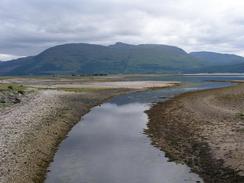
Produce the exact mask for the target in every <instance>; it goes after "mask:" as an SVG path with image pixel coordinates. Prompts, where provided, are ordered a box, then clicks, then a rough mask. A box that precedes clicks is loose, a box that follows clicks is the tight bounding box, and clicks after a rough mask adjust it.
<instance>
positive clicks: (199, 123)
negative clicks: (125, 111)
mask: <svg viewBox="0 0 244 183" xmlns="http://www.w3.org/2000/svg"><path fill="white" fill-rule="evenodd" d="M147 113H148V115H149V119H150V121H149V124H148V130H146V131H145V132H146V133H147V134H148V135H149V136H150V137H151V139H152V143H153V144H154V145H155V146H157V147H160V148H161V149H162V150H164V151H165V152H166V153H167V155H168V156H169V158H170V159H172V160H176V161H179V162H184V163H186V164H188V165H189V166H190V167H191V168H192V170H193V171H195V172H197V173H199V174H200V175H201V176H202V177H203V179H204V181H205V182H206V183H212V182H214V183H242V182H244V140H243V139H244V85H243V84H240V85H238V86H233V87H228V88H223V89H212V90H206V91H198V92H192V93H186V94H182V95H180V96H177V97H175V98H174V99H172V100H169V101H166V102H162V103H158V104H156V105H154V106H153V107H152V108H151V109H150V110H149V111H147Z"/></svg>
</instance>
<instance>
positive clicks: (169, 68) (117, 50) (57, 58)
mask: <svg viewBox="0 0 244 183" xmlns="http://www.w3.org/2000/svg"><path fill="white" fill-rule="evenodd" d="M243 71H244V58H243V57H240V56H237V55H228V54H219V53H212V52H193V53H190V54H188V53H186V52H185V51H184V50H182V49H180V48H178V47H175V46H168V45H159V44H141V45H130V44H125V43H116V44H114V45H110V46H102V45H94V44H84V43H76V44H65V45H59V46H55V47H52V48H49V49H47V50H45V51H44V52H42V53H40V54H39V55H36V56H32V57H25V58H20V59H17V60H14V61H11V62H3V63H1V64H0V75H5V76H6V75H54V76H55V75H73V76H75V75H104V74H119V73H123V74H128V73H147V74H148V73H194V72H243Z"/></svg>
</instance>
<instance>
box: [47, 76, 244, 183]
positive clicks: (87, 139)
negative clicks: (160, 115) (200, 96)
mask: <svg viewBox="0 0 244 183" xmlns="http://www.w3.org/2000/svg"><path fill="white" fill-rule="evenodd" d="M134 79H137V78H134ZM230 79H235V80H238V79H239V80H243V75H240V76H180V75H178V76H173V75H169V76H155V77H150V78H143V80H161V81H163V80H174V81H182V82H184V83H195V84H194V85H191V86H188V87H178V88H166V89H161V90H153V91H146V92H141V93H132V94H129V95H124V96H118V97H114V98H113V99H112V100H110V101H109V103H105V104H103V105H102V106H99V107H95V108H93V109H92V111H91V112H89V113H88V114H87V115H85V116H84V118H83V119H82V120H81V122H79V123H78V124H77V125H76V126H75V127H74V128H73V129H72V131H71V132H70V133H69V137H68V138H66V139H65V140H64V141H63V143H62V144H61V146H60V148H59V150H58V152H57V153H56V155H55V159H54V162H53V163H52V164H51V166H50V168H49V169H50V170H51V172H49V173H48V175H47V179H46V183H53V182H54V183H56V182H58V183H62V182H65V183H184V182H187V183H191V182H196V181H200V182H203V181H202V180H201V179H200V178H199V177H198V175H196V174H193V173H190V169H189V168H188V167H187V166H185V165H179V164H176V163H174V162H168V161H167V158H165V157H164V153H163V152H161V151H159V150H158V149H157V148H155V147H153V146H151V145H150V140H149V139H148V137H147V136H146V135H144V134H143V130H144V128H146V124H147V122H148V120H147V115H146V114H145V113H144V111H145V110H147V109H149V107H150V104H151V103H153V102H157V101H160V100H165V99H167V98H170V97H172V96H174V95H177V94H179V93H183V92H187V91H192V90H199V89H207V88H217V87H223V86H228V85H229V83H210V82H204V81H206V80H230Z"/></svg>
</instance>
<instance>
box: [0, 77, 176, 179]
mask: <svg viewBox="0 0 244 183" xmlns="http://www.w3.org/2000/svg"><path fill="white" fill-rule="evenodd" d="M47 80H48V79H45V80H44V81H43V80H35V79H32V80H31V82H34V83H35V84H33V83H32V84H31V87H32V88H38V86H40V85H41V86H44V88H48V87H52V85H53V84H55V83H56V81H53V80H48V84H47V83H46V81H47ZM20 81H21V82H20ZM79 81H80V80H79ZM3 82H4V83H11V82H13V83H18V84H23V85H26V86H28V87H30V85H28V82H30V81H29V80H28V79H22V80H20V79H19V78H18V79H13V78H11V80H10V81H9V80H3ZM106 83H107V85H106V87H105V88H102V86H104V85H105V83H103V84H101V82H99V84H96V87H95V90H94V88H85V87H84V86H85V85H82V87H81V84H80V83H79V82H78V86H77V83H76V82H75V83H72V79H65V82H64V83H63V82H61V81H60V83H59V85H60V87H61V88H59V87H57V86H55V87H53V89H52V90H47V89H44V90H36V91H35V92H34V93H30V94H29V95H28V96H27V97H25V100H23V101H21V102H20V103H19V104H16V105H13V106H10V107H7V108H5V109H1V110H0V123H1V126H0V182H1V183H23V182H28V183H31V182H35V183H36V182H43V180H44V177H45V174H46V171H47V167H48V165H49V163H50V162H51V161H52V158H53V156H54V153H55V152H56V149H57V146H58V144H59V143H60V142H61V141H62V140H63V139H64V138H65V136H66V135H67V133H68V132H69V130H70V129H71V128H72V127H73V126H74V125H75V124H76V123H77V122H78V121H79V120H80V118H81V116H83V115H84V114H86V113H87V112H88V111H89V110H90V108H92V107H94V106H96V105H99V104H101V103H102V102H103V101H104V100H107V99H108V98H111V97H112V96H115V95H120V94H123V93H126V92H129V91H140V90H145V89H147V88H154V87H168V86H173V85H174V84H173V83H170V82H161V83H158V82H155V83H154V82H152V83H151V84H150V82H137V84H136V83H135V82H132V83H130V82H123V83H121V82H120V83H119V84H118V83H116V84H115V83H113V86H114V87H111V86H112V84H111V82H106ZM121 84H122V85H123V86H124V87H121ZM92 85H93V84H92ZM98 85H99V86H101V87H99V88H98ZM133 85H136V87H132V86H133ZM72 86H73V87H72ZM54 88H55V89H54Z"/></svg>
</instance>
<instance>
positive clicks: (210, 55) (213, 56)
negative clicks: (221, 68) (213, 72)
mask: <svg viewBox="0 0 244 183" xmlns="http://www.w3.org/2000/svg"><path fill="white" fill-rule="evenodd" d="M190 55H192V56H193V57H195V58H197V59H199V60H200V61H201V62H202V63H203V64H204V65H207V66H214V65H231V64H240V63H244V58H243V57H241V56H238V55H233V54H222V53H215V52H206V51H202V52H191V53H190Z"/></svg>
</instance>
